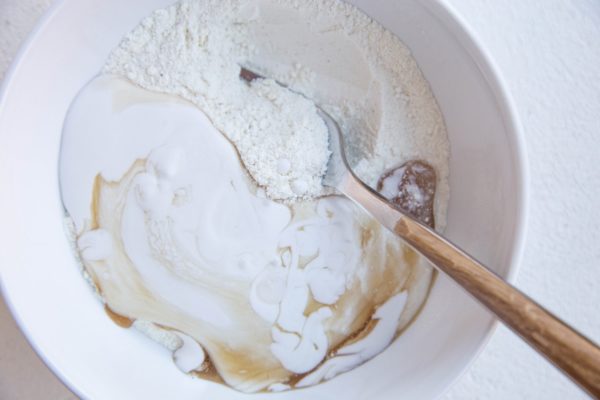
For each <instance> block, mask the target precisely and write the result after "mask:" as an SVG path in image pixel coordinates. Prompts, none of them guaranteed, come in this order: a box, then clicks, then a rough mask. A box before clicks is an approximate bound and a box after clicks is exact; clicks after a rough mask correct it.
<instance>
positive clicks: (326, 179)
mask: <svg viewBox="0 0 600 400" xmlns="http://www.w3.org/2000/svg"><path fill="white" fill-rule="evenodd" d="M317 112H318V114H319V116H320V117H321V118H322V119H323V121H324V122H325V125H327V130H328V132H329V150H330V151H331V156H330V157H329V162H328V163H327V172H326V173H325V176H323V181H322V182H323V185H324V186H328V187H331V188H337V187H338V186H339V184H340V183H341V182H342V180H343V179H344V177H345V176H346V175H347V174H348V173H349V172H350V168H349V167H348V161H347V160H346V153H345V151H344V138H343V136H342V131H341V129H340V127H339V125H338V123H337V122H336V121H335V119H333V117H332V116H331V115H329V114H328V113H327V112H326V111H325V110H323V109H322V108H321V107H319V106H317Z"/></svg>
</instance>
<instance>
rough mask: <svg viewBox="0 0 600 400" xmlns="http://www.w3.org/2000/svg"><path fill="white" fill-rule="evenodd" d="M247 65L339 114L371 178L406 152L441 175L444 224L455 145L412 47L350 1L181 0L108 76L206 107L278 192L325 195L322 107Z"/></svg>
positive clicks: (128, 48) (151, 21) (358, 165)
mask: <svg viewBox="0 0 600 400" xmlns="http://www.w3.org/2000/svg"><path fill="white" fill-rule="evenodd" d="M240 66H247V67H250V68H251V69H254V70H256V71H258V72H260V73H261V74H263V75H264V76H269V77H273V78H274V79H277V80H278V81H280V82H282V83H284V84H286V85H289V86H290V87H291V88H293V89H294V90H296V91H298V92H301V93H304V94H305V95H306V96H307V97H309V98H313V99H315V101H316V102H317V103H319V104H320V105H321V106H323V107H324V108H325V109H326V110H327V111H328V112H330V113H331V114H332V115H333V116H334V117H335V118H336V119H337V120H338V122H339V123H340V126H341V127H342V129H343V131H344V134H345V135H346V138H347V141H348V144H349V146H348V147H349V148H348V151H349V153H350V154H349V159H350V162H351V163H352V164H353V165H354V168H355V170H356V172H357V173H358V175H359V176H360V177H361V178H362V179H363V180H365V181H366V182H367V183H369V184H370V185H372V186H373V185H375V183H376V181H377V179H378V177H379V176H380V175H381V174H382V173H383V172H384V171H385V170H387V169H390V168H392V167H395V166H397V165H399V164H400V163H402V162H403V161H406V160H408V159H422V160H425V161H427V162H429V163H430V164H431V165H432V166H433V167H434V168H435V169H436V171H437V173H438V177H439V181H438V189H437V201H436V214H438V215H437V218H436V219H437V221H439V222H440V223H441V225H443V221H444V220H445V218H444V215H445V207H446V202H447V195H448V187H447V176H448V166H447V164H448V161H447V160H448V143H447V138H446V133H445V128H444V124H443V120H442V117H441V114H440V112H439V109H438V107H437V104H436V102H435V99H434V98H433V95H432V94H431V91H430V89H429V86H428V84H427V82H426V81H425V79H424V78H423V76H422V74H421V72H420V70H419V69H418V67H417V65H416V63H415V61H414V59H413V58H412V56H411V55H410V51H409V50H408V49H407V48H406V46H404V45H403V44H402V43H401V42H400V41H399V40H398V39H397V38H396V37H395V36H394V35H392V34H391V33H390V32H388V31H387V30H385V29H384V28H383V27H381V26H380V25H378V24H376V23H373V21H372V20H371V19H370V18H369V17H368V16H366V15H365V14H363V13H361V12H359V11H358V10H357V9H355V8H354V7H352V6H350V5H348V4H346V3H343V2H339V1H334V0H324V1H323V0H308V1H305V0H303V1H297V0H271V1H268V0H262V1H251V0H225V1H217V0H205V1H189V0H188V1H183V2H180V3H177V4H175V5H173V6H171V7H169V8H167V9H163V10H158V11H156V12H155V13H153V14H152V15H151V16H150V17H148V18H146V19H145V20H144V21H143V22H142V24H141V25H140V26H138V27H137V28H136V29H135V30H134V31H133V32H132V33H130V34H129V35H128V36H127V37H126V38H125V39H124V40H123V41H122V43H121V44H120V46H119V47H118V48H117V49H116V50H115V51H114V52H113V54H112V55H111V57H110V59H109V60H108V62H107V64H106V67H105V72H107V73H113V74H118V75H124V76H126V77H128V78H129V79H130V80H132V81H133V82H135V83H137V84H138V85H140V86H142V87H144V88H147V89H150V90H154V91H159V92H165V93H171V94H177V95H179V96H182V97H184V98H186V99H188V100H190V101H192V102H194V103H195V104H197V105H198V106H199V107H200V108H201V109H202V110H203V111H204V112H206V113H207V115H208V116H209V118H211V120H212V121H213V123H214V124H215V125H216V127H217V128H218V129H219V130H221V131H222V132H223V133H224V134H225V135H226V136H227V137H228V138H229V139H230V140H231V141H232V142H233V143H234V144H235V145H236V147H237V149H238V151H239V153H240V157H241V159H242V161H243V162H244V164H245V166H246V168H247V169H248V171H249V173H250V175H251V176H252V177H253V178H254V179H255V181H256V182H257V183H258V184H259V185H260V186H263V187H264V188H265V189H266V191H267V194H268V195H269V196H270V197H271V198H273V199H285V200H296V199H307V198H311V197H314V196H317V195H319V194H321V191H322V188H321V177H322V175H323V173H324V171H325V168H326V162H327V158H328V155H329V152H328V149H327V132H326V128H325V126H324V124H323V123H322V121H321V120H320V119H319V117H318V116H317V115H316V113H315V108H314V106H313V105H312V104H311V102H310V101H308V100H306V99H305V98H303V97H302V96H298V95H295V94H293V93H291V92H290V91H288V90H286V89H283V88H282V87H280V86H278V85H277V84H275V83H274V82H273V81H272V80H258V81H255V82H254V83H253V84H252V85H251V86H248V85H247V84H246V83H245V82H244V81H242V80H240V79H239V72H240Z"/></svg>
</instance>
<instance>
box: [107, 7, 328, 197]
mask: <svg viewBox="0 0 600 400" xmlns="http://www.w3.org/2000/svg"><path fill="white" fill-rule="evenodd" d="M244 3H245V2H238V1H223V2H221V1H207V2H204V1H202V2H200V1H183V2H180V3H177V4H175V5H173V6H171V7H169V8H167V9H162V10H157V11H156V12H154V13H153V14H152V15H151V16H149V17H147V18H146V19H144V21H143V22H142V23H141V25H140V26H138V27H137V28H136V29H135V30H134V31H132V32H131V33H130V34H129V35H128V36H127V37H126V38H125V39H124V40H123V41H122V43H121V44H120V46H119V47H118V48H117V49H116V50H115V51H114V52H113V53H112V55H111V56H110V58H109V60H108V61H107V64H106V66H105V69H104V71H105V72H106V73H111V74H117V75H123V76H126V77H127V78H128V79H130V80H131V81H133V82H134V83H136V84H138V85H140V86H142V87H144V88H146V89H150V90H154V91H159V92H164V93H170V94H175V95H178V96H181V97H183V98H185V99H187V100H189V101H191V102H192V103H194V104H196V105H197V106H198V107H200V108H201V109H202V110H203V111H204V112H205V113H206V114H207V115H208V117H209V118H210V119H211V120H212V122H213V124H214V125H215V126H216V127H217V129H219V130H220V131H221V132H223V133H224V134H225V135H226V136H227V137H228V138H229V140H231V141H232V142H233V144H234V145H235V147H236V148H237V150H238V152H239V155H240V158H241V160H242V162H243V164H244V166H245V167H246V169H247V171H248V172H249V173H250V175H251V176H252V178H254V180H255V181H256V183H257V184H258V185H259V186H261V187H263V188H264V189H265V191H266V194H267V196H269V197H270V198H272V199H274V200H288V201H295V200H306V199H310V198H314V197H316V196H319V195H321V194H322V191H323V187H322V185H321V180H322V177H323V175H324V174H325V172H326V168H327V161H328V159H329V155H330V152H329V149H328V140H329V139H328V131H327V127H326V125H325V123H324V122H323V120H322V119H321V118H320V117H319V116H318V114H317V110H316V107H315V105H314V103H313V102H311V101H310V100H308V99H306V98H305V97H303V96H301V95H299V94H296V93H294V92H292V91H290V90H288V89H286V88H284V87H282V86H281V85H279V84H278V83H276V82H275V81H274V80H272V79H256V80H254V81H253V82H251V83H247V82H245V81H243V80H241V79H240V77H239V74H240V69H241V66H243V65H244V64H245V63H246V61H247V59H248V55H249V54H251V53H252V46H251V45H250V44H249V43H248V41H247V39H246V35H245V32H244V28H243V23H244V22H248V21H249V20H252V19H253V18H256V17H257V15H256V14H255V13H253V12H252V8H248V10H244V8H243V7H244ZM240 10H241V11H240ZM234 11H235V12H234ZM245 11H247V12H245Z"/></svg>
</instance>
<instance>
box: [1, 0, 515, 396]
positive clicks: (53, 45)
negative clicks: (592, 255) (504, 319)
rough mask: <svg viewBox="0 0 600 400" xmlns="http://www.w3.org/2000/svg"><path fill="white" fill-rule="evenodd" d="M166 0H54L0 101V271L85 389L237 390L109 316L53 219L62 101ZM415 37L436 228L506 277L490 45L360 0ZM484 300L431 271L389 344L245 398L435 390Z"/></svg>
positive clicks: (510, 167) (9, 291)
mask: <svg viewBox="0 0 600 400" xmlns="http://www.w3.org/2000/svg"><path fill="white" fill-rule="evenodd" d="M172 1H173V0H144V1H141V0H140V1H133V0H132V1H127V2H125V1H123V0H65V1H62V2H59V3H58V4H57V5H56V6H54V7H53V8H52V10H51V11H50V12H49V13H48V15H47V16H46V17H45V18H44V20H43V21H42V22H41V23H40V25H39V26H38V28H37V29H36V31H35V32H34V33H33V34H32V35H31V37H30V39H29V41H28V42H27V44H26V45H25V46H24V47H23V49H22V51H21V53H20V56H19V57H18V58H17V61H16V62H15V64H14V65H13V67H12V70H11V71H10V73H9V74H8V76H7V77H6V80H5V83H4V88H3V92H2V98H1V102H0V183H1V185H2V196H0V221H2V224H1V227H0V240H1V243H2V246H1V247H0V277H1V284H2V291H3V294H4V296H5V297H6V301H7V303H8V304H9V306H10V308H11V310H12V312H13V313H14V316H15V318H16V319H17V321H18V323H19V325H20V326H21V328H22V329H23V331H24V332H25V334H26V336H27V337H28V339H29V341H30V342H31V344H32V345H33V346H34V348H35V349H36V350H37V352H38V353H39V354H40V355H41V357H42V358H43V359H44V360H45V361H46V363H47V364H48V366H50V368H51V369H52V370H53V371H54V372H55V373H56V374H57V375H58V376H59V377H60V378H61V379H62V380H63V381H64V382H65V383H66V384H67V385H68V386H69V387H70V388H71V389H72V390H74V391H75V392H76V393H78V394H80V395H81V396H82V397H85V398H92V399H132V398H145V399H164V398H177V399H194V400H197V399H211V400H213V399H245V398H246V397H247V396H244V395H242V394H239V393H236V392H234V391H232V390H230V389H227V388H225V387H222V386H219V385H215V384H210V383H206V382H203V381H198V380H192V379H190V378H188V377H187V376H185V375H183V374H181V373H180V372H179V371H178V370H177V369H176V368H175V367H174V366H173V365H172V364H171V362H170V361H169V360H168V353H167V352H166V351H165V350H162V349H161V348H160V347H159V346H157V345H155V344H154V343H151V342H150V341H149V340H148V339H145V338H144V337H142V336H141V335H140V334H137V333H136V332H134V331H127V330H123V329H121V328H118V327H117V326H116V325H115V324H113V323H112V322H111V321H110V320H109V319H108V318H107V317H106V315H105V314H104V312H103V310H102V308H101V306H100V304H99V302H98V301H97V300H96V299H95V298H94V297H93V296H92V295H91V292H90V290H89V288H88V287H87V285H86V284H85V283H84V282H83V280H82V278H81V276H80V274H79V271H78V269H77V267H76V266H75V263H74V262H73V259H72V255H71V252H70V249H69V244H68V243H67V240H66V239H65V236H64V234H63V228H62V221H61V207H60V201H59V192H58V180H57V165H58V149H59V141H60V135H61V128H62V123H63V119H64V117H65V113H66V111H67V108H68V107H69V104H70V103H71V101H72V100H73V97H74V96H75V94H76V93H77V91H78V90H79V89H80V88H81V87H82V86H83V85H84V84H85V83H86V82H87V81H88V80H89V79H90V78H91V77H93V76H94V75H95V74H96V73H97V72H98V71H99V69H100V67H101V65H102V64H103V61H104V60H105V59H106V57H107V55H108V53H109V51H110V50H111V49H112V48H113V47H114V46H115V45H116V44H117V43H118V42H119V39H120V38H121V37H122V36H123V35H124V34H125V33H126V32H128V31H129V30H130V29H131V28H132V27H134V26H135V25H136V24H137V22H138V21H139V20H140V18H141V17H143V16H144V15H146V14H148V13H149V12H150V11H151V10H153V9H155V8H158V7H161V6H164V5H166V4H168V3H171V2H172ZM355 3H356V4H357V5H358V6H359V7H360V8H362V9H363V10H364V11H365V12H367V13H368V14H370V15H371V16H372V17H374V18H375V19H377V20H378V21H379V22H381V23H382V24H383V25H385V26H386V27H388V28H389V29H391V30H392V31H393V32H395V33H396V34H397V35H398V36H399V37H400V38H401V39H402V40H403V41H404V42H405V43H406V44H407V45H408V46H409V47H410V48H411V49H412V50H413V53H414V56H415V57H416V59H417V61H418V63H419V65H420V66H421V68H422V70H423V72H424V74H425V76H426V78H427V79H428V80H429V82H430V84H431V86H432V88H433V91H434V93H435V95H436V97H437V99H438V102H439V104H440V106H441V109H442V111H443V114H444V117H445V119H446V124H447V126H448V133H449V136H450V142H451V151H452V156H451V165H450V167H451V179H450V187H451V200H450V207H449V216H448V218H449V219H448V228H447V231H446V234H447V236H448V237H449V238H450V239H451V240H453V241H454V242H456V243H458V244H460V245H461V246H462V247H463V248H464V249H465V250H467V251H469V252H471V253H472V254H473V255H475V256H476V257H477V258H479V259H480V260H481V261H483V262H484V263H486V264H487V265H489V266H490V267H491V268H493V269H494V270H495V271H496V272H497V273H499V274H500V275H502V276H503V277H505V278H507V279H509V280H510V279H511V278H512V277H513V276H514V273H515V270H516V266H517V262H518V259H519V256H520V253H521V247H522V244H523V227H524V224H525V221H524V219H525V218H524V217H525V209H526V190H525V189H526V188H525V182H526V179H525V178H526V170H525V165H526V163H525V160H524V148H523V141H522V138H521V132H520V130H519V126H518V123H517V120H516V115H515V112H514V109H513V107H512V105H511V102H510V100H509V98H508V96H507V93H506V91H505V89H504V86H503V85H502V83H501V81H500V80H499V78H498V74H497V71H496V70H495V68H494V67H493V64H492V63H491V61H490V59H489V57H488V56H486V54H485V52H484V51H483V50H482V48H481V46H479V45H478V44H477V42H476V41H475V40H474V39H473V35H472V34H470V33H469V31H468V29H467V28H466V27H465V25H464V24H463V22H462V21H461V20H460V19H459V18H458V17H457V16H456V15H455V14H454V13H453V12H452V11H451V10H449V9H448V8H446V7H445V6H443V5H441V4H439V3H438V1H434V0H423V1H416V0H415V1H413V0H405V1H395V0H380V1H369V0H357V1H355ZM493 326H494V323H493V319H492V318H491V316H490V315H489V314H488V313H487V312H485V311H484V310H483V309H482V308H480V307H479V306H478V305H477V304H475V303H474V302H473V301H472V300H471V299H470V298H469V297H468V296H467V295H465V294H463V292H462V291H461V290H460V289H459V288H458V287H456V286H455V285H454V284H453V283H451V282H449V281H448V280H447V279H446V278H445V277H440V278H439V279H438V280H437V282H436V284H435V287H434V290H433V292H432V294H431V297H430V298H429V300H428V302H427V305H426V307H425V309H424V310H423V312H422V314H421V316H420V317H419V318H418V319H417V321H416V322H415V323H414V324H413V326H411V327H410V329H408V331H407V332H406V333H405V334H403V335H402V336H401V337H400V338H399V339H398V340H397V341H396V342H395V343H394V344H393V345H392V346H391V347H390V348H389V349H387V350H386V351H384V352H383V353H382V354H381V355H379V356H377V357H376V358H375V359H373V360H371V361H369V362H368V363H366V364H365V365H363V366H361V367H360V368H358V369H356V370H354V371H351V372H349V373H346V374H344V375H342V376H339V377H337V378H335V379H333V380H332V381H329V382H327V383H325V384H322V385H319V386H317V387H314V388H310V389H305V390H301V391H294V392H291V393H286V394H271V395H256V396H254V398H262V397H263V396H264V397H265V398H267V397H268V398H269V399H272V400H291V399H300V398H310V399H314V400H318V399H347V400H354V399H398V398H405V399H430V398H434V397H436V396H438V395H439V394H440V393H442V392H443V391H444V389H446V388H447V387H448V386H449V385H450V384H451V382H452V381H454V380H455V379H456V378H457V377H458V376H459V375H460V374H461V372H462V371H463V370H464V369H465V368H466V366H467V365H468V364H469V362H470V361H471V360H473V358H474V357H475V355H476V354H477V353H478V351H479V350H480V349H481V348H482V346H483V344H484V343H485V342H486V339H487V338H488V336H489V334H490V333H491V332H492V330H493Z"/></svg>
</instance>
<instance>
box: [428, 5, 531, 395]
mask: <svg viewBox="0 0 600 400" xmlns="http://www.w3.org/2000/svg"><path fill="white" fill-rule="evenodd" d="M422 4H423V6H424V7H425V8H426V9H427V10H428V11H429V12H430V13H431V14H432V15H433V16H434V17H435V18H437V19H438V20H440V22H441V23H442V24H443V25H444V26H446V27H449V25H450V24H454V26H453V27H451V28H452V30H451V32H452V34H453V35H454V37H455V38H456V39H457V41H458V43H459V44H460V46H461V47H463V49H464V50H465V51H466V52H467V53H468V54H469V56H470V57H471V59H472V60H473V61H474V62H475V63H476V65H477V68H478V69H479V72H480V73H481V75H482V76H483V78H484V80H485V82H486V83H487V85H488V86H489V88H490V90H491V92H492V94H493V97H494V99H495V101H496V105H497V107H498V108H499V109H500V111H501V112H502V120H503V122H504V124H505V131H506V132H507V133H509V134H508V135H506V136H507V140H508V143H509V146H510V149H511V152H512V154H513V160H511V162H512V163H513V166H514V167H515V171H516V174H515V178H516V184H515V192H516V193H515V194H516V198H517V206H516V210H515V212H516V215H515V227H514V235H513V238H512V244H513V245H512V249H511V255H510V262H509V263H508V268H507V271H506V276H505V278H504V279H505V280H506V281H507V282H508V283H510V284H513V285H514V283H515V281H516V278H517V275H518V272H519V269H520V267H521V263H522V260H523V253H524V250H525V240H526V236H527V226H528V221H529V213H528V211H529V202H530V192H529V188H530V185H529V182H530V171H529V161H528V156H527V145H526V142H525V135H524V133H523V126H522V124H521V120H520V118H519V113H518V112H517V106H516V104H515V102H514V99H513V98H512V96H511V95H510V92H509V90H508V85H507V83H506V81H505V79H504V77H503V76H502V74H501V72H500V68H499V67H498V65H497V64H496V62H495V61H494V59H493V58H492V56H491V55H490V53H489V51H488V50H487V49H486V47H485V46H484V45H483V43H482V42H481V40H480V39H479V38H478V36H477V34H476V32H475V31H474V30H473V29H472V28H471V27H470V26H469V25H468V23H467V22H466V21H465V19H464V18H463V17H462V16H461V15H460V13H459V12H458V11H457V10H456V9H455V8H454V7H453V6H452V5H451V4H448V3H446V2H444V0H426V1H424V2H422ZM499 324H500V321H499V320H498V319H497V318H493V320H492V322H491V323H490V326H489V327H488V331H487V333H486V334H485V336H484V337H483V338H482V339H481V341H480V343H479V346H478V347H477V349H476V351H475V352H473V354H472V356H471V359H470V360H469V361H468V362H466V363H465V364H464V366H463V367H462V370H461V371H460V372H459V373H458V374H456V376H455V377H454V378H453V379H452V380H451V381H450V383H449V384H448V385H447V386H446V388H445V389H444V390H442V391H441V392H440V393H439V395H438V398H440V397H442V396H443V395H444V394H445V393H447V392H448V391H450V389H451V388H452V387H453V386H454V385H455V384H456V383H457V382H458V381H459V380H461V378H462V377H463V376H464V375H465V374H466V373H467V371H468V370H469V369H470V368H471V366H472V365H473V363H474V362H475V361H476V360H477V359H478V358H479V357H480V356H481V353H482V352H483V350H484V349H485V347H486V346H487V345H488V343H489V342H490V340H491V338H492V336H493V335H494V333H495V332H496V330H497V328H498V326H499Z"/></svg>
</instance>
